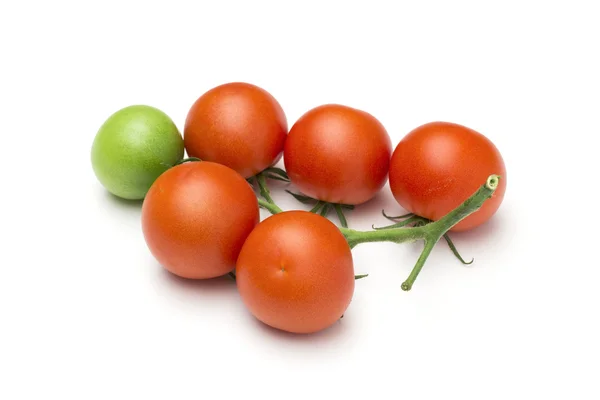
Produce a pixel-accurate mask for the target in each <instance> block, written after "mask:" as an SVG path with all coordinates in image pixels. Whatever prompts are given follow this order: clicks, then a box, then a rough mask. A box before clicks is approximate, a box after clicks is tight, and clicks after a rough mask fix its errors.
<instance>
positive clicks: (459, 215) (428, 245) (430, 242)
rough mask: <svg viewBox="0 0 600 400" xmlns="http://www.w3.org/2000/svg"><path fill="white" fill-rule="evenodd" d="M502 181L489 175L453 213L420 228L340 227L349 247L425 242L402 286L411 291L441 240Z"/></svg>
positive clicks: (472, 211) (479, 205)
mask: <svg viewBox="0 0 600 400" xmlns="http://www.w3.org/2000/svg"><path fill="white" fill-rule="evenodd" d="M499 181H500V176H498V175H490V176H489V177H488V179H487V181H486V182H485V184H483V185H482V186H480V187H479V189H477V191H476V192H475V193H473V194H472V195H471V196H470V197H469V198H468V199H466V200H465V201H464V202H463V203H462V204H461V205H459V206H458V207H456V208H455V209H454V210H452V211H450V212H449V213H448V214H446V215H445V216H443V217H442V218H441V219H439V220H438V221H435V222H432V223H430V224H427V225H423V226H417V227H412V228H408V227H399V228H391V227H388V229H380V230H373V231H355V230H353V229H347V228H340V230H341V231H342V233H343V235H344V237H345V238H346V240H347V241H348V244H349V245H350V248H354V247H355V246H356V245H358V244H361V243H368V242H393V243H402V242H408V241H415V240H424V241H425V248H424V249H423V252H422V253H421V256H420V257H419V260H418V261H417V263H416V265H415V266H414V268H413V270H412V272H411V273H410V276H409V277H408V279H407V280H406V281H405V282H404V283H403V284H402V289H403V290H410V289H411V287H412V285H413V283H414V281H415V279H416V278H417V276H418V275H419V272H420V271H421V268H423V265H424V264H425V261H426V260H427V257H429V254H430V253H431V250H432V249H433V247H434V246H435V244H436V243H437V242H438V241H439V240H440V238H442V237H443V236H444V235H445V234H446V232H448V230H450V229H451V228H452V227H453V226H455V225H456V224H458V223H459V222H460V221H462V220H463V219H465V218H466V217H468V216H469V215H470V214H472V213H474V212H475V211H477V210H479V208H481V206H482V205H483V203H484V202H485V201H486V200H487V199H489V198H490V197H491V196H492V194H493V193H494V191H495V190H496V188H497V187H498V183H499Z"/></svg>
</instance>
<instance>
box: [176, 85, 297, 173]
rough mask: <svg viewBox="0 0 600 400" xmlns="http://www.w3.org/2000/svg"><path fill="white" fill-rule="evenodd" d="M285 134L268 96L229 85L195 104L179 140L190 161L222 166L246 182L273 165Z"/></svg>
mask: <svg viewBox="0 0 600 400" xmlns="http://www.w3.org/2000/svg"><path fill="white" fill-rule="evenodd" d="M287 132H288V124H287V119H286V116H285V113H284V111H283V109H282V108H281V105H280V104H279V103H278V102H277V100H276V99H275V98H274V97H273V96H272V95H271V94H270V93H268V92H267V91H265V90H264V89H262V88H260V87H258V86H255V85H252V84H249V83H244V82H232V83H226V84H223V85H220V86H217V87H215V88H213V89H211V90H209V91H208V92H206V93H204V94H203V95H202V96H200V98H198V99H197V100H196V101H195V102H194V104H193V105H192V107H191V109H190V110H189V112H188V115H187V117H186V121H185V126H184V131H183V136H184V144H185V149H186V151H187V154H188V156H190V157H198V158H200V159H202V160H206V161H214V162H217V163H219V164H223V165H226V166H228V167H230V168H232V169H234V170H236V171H237V172H238V173H240V174H241V175H242V176H243V177H244V178H248V177H251V176H253V175H256V174H257V173H259V172H261V171H262V170H264V169H265V168H268V167H270V166H271V165H273V164H275V163H277V161H278V160H279V159H280V158H281V155H282V152H283V144H284V142H285V139H286V137H287Z"/></svg>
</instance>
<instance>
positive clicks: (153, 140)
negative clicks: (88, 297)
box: [92, 105, 184, 200]
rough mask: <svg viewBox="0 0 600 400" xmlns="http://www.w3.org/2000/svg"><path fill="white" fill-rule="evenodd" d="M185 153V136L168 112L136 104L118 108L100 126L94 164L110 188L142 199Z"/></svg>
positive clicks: (93, 156) (93, 150)
mask: <svg viewBox="0 0 600 400" xmlns="http://www.w3.org/2000/svg"><path fill="white" fill-rule="evenodd" d="M183 153H184V143H183V138H182V136H181V133H180V132H179V130H178V129H177V127H176V126H175V123H174V122H173V121H172V120H171V118H169V116H168V115H166V114H165V113H164V112H162V111H161V110H158V109H156V108H154V107H150V106H146V105H133V106H129V107H125V108H123V109H121V110H119V111H117V112H115V113H114V114H112V115H111V116H110V117H109V118H108V119H107V120H106V121H105V122H104V123H103V124H102V126H101V127H100V130H99V131H98V133H97V134H96V137H95V139H94V143H93V145H92V168H93V169H94V173H95V174H96V177H97V178H98V180H99V181H100V183H101V184H102V185H103V186H104V187H105V188H106V189H107V190H108V191H109V192H111V193H112V194H114V195H115V196H118V197H121V198H124V199H129V200H140V199H143V198H144V197H145V196H146V193H147V192H148V189H150V186H152V183H154V181H155V180H156V178H158V177H159V175H160V174H162V173H163V172H164V171H166V170H167V169H168V168H169V167H170V166H172V165H173V164H175V163H176V162H177V161H179V160H181V159H182V158H183Z"/></svg>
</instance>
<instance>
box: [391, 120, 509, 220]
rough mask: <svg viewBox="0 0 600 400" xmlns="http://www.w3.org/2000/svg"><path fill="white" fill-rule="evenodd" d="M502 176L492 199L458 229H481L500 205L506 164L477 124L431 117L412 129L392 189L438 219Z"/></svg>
mask: <svg viewBox="0 0 600 400" xmlns="http://www.w3.org/2000/svg"><path fill="white" fill-rule="evenodd" d="M492 174H498V175H500V176H501V179H500V184H499V185H498V188H497V189H496V191H495V192H494V195H493V196H492V198H491V199H489V200H486V202H485V203H484V204H483V206H482V207H481V208H480V209H479V210H478V211H476V212H475V213H473V214H471V215H470V216H468V217H467V218H465V219H464V220H462V221H461V222H459V223H458V224H457V225H455V226H454V228H452V231H455V232H458V231H465V230H469V229H472V228H475V227H477V226H479V225H481V224H483V223H485V222H486V221H487V220H489V219H490V218H491V217H492V215H494V213H495V212H496V211H497V210H498V208H499V207H500V204H501V203H502V200H503V199H504V193H505V191H506V168H505V166H504V160H503V159H502V156H501V154H500V152H499V151H498V149H497V148H496V146H495V145H494V144H493V143H492V142H491V141H490V140H489V139H488V138H487V137H485V136H484V135H482V134H481V133H479V132H476V131H474V130H473V129H470V128H467V127H465V126H462V125H458V124H454V123H450V122H431V123H428V124H425V125H422V126H419V127H417V128H416V129H414V130H413V131H411V132H410V133H408V134H407V135H406V136H405V137H404V138H403V139H402V140H401V141H400V143H398V145H397V146H396V149H395V150H394V154H393V155H392V160H391V163H390V177H389V179H390V188H391V190H392V193H393V195H394V198H395V199H396V201H397V202H398V203H399V204H400V205H401V206H402V207H403V208H405V209H406V210H408V211H409V212H412V213H414V214H417V215H420V216H422V217H425V218H429V219H432V220H438V219H440V218H441V217H443V216H444V215H445V214H447V213H449V212H450V211H452V210H453V209H454V208H456V207H458V206H459V205H460V204H461V203H462V202H464V201H465V200H466V199H467V198H468V197H469V196H471V195H472V194H473V193H475V191H476V190H477V189H478V188H479V187H480V186H481V185H483V184H484V183H485V182H486V180H487V178H488V176H490V175H492Z"/></svg>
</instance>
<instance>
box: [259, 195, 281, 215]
mask: <svg viewBox="0 0 600 400" xmlns="http://www.w3.org/2000/svg"><path fill="white" fill-rule="evenodd" d="M258 205H259V206H260V207H262V208H264V209H266V210H267V211H269V212H270V213H271V214H273V215H274V214H279V213H281V212H283V210H282V209H281V208H279V207H278V206H277V204H275V203H269V202H268V201H266V200H263V199H258Z"/></svg>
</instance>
